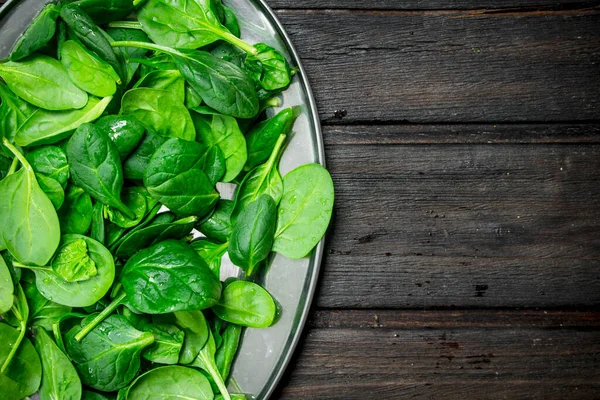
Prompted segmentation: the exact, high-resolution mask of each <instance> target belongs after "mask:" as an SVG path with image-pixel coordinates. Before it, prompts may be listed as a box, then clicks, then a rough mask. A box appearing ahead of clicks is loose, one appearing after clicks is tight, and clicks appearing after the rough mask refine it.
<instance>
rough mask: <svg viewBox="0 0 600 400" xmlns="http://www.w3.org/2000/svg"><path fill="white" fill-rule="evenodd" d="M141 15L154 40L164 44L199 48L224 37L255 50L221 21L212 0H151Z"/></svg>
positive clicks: (141, 9)
mask: <svg viewBox="0 0 600 400" xmlns="http://www.w3.org/2000/svg"><path fill="white" fill-rule="evenodd" d="M137 17H138V20H139V21H140V23H141V24H142V28H143V29H144V31H145V32H146V33H147V34H148V36H150V38H151V39H152V41H153V42H154V43H158V44H161V45H164V46H169V47H175V48H182V49H197V48H199V47H203V46H206V45H207V44H210V43H213V42H215V41H217V40H219V39H222V40H225V41H227V42H229V43H232V44H234V45H236V46H238V47H240V48H242V49H243V50H244V51H247V52H250V53H252V52H254V51H255V50H254V49H253V47H252V46H250V45H248V44H247V43H246V42H244V41H243V40H240V39H238V38H237V37H236V36H235V35H233V34H232V33H231V32H229V31H228V30H227V28H225V27H224V26H223V25H222V24H221V21H220V20H219V16H218V14H217V9H216V8H215V7H214V2H212V1H206V0H176V1H168V0H148V1H147V2H146V3H145V4H144V5H143V6H142V7H141V8H140V9H139V11H138V15H137Z"/></svg>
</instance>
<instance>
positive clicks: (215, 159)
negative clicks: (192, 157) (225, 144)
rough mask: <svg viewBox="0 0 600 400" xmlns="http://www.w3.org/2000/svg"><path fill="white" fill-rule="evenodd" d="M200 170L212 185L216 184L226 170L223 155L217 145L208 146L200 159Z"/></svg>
mask: <svg viewBox="0 0 600 400" xmlns="http://www.w3.org/2000/svg"><path fill="white" fill-rule="evenodd" d="M202 170H203V171H204V173H205V174H206V177H207V178H208V180H209V181H210V183H212V184H213V185H216V184H217V183H218V182H219V181H220V180H221V178H223V177H224V176H225V173H226V172H227V165H226V163H225V156H224V155H223V152H222V151H221V149H220V148H219V147H218V146H213V147H209V148H208V149H207V150H206V153H205V154H204V157H203V159H202Z"/></svg>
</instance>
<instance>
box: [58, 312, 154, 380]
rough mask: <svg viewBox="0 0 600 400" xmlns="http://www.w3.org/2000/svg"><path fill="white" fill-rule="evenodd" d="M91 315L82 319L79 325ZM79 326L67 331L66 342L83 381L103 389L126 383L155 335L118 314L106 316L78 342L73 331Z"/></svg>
mask: <svg viewBox="0 0 600 400" xmlns="http://www.w3.org/2000/svg"><path fill="white" fill-rule="evenodd" d="M94 317H95V316H94V315H90V316H89V317H88V318H86V319H84V320H83V321H82V323H81V327H84V326H85V325H87V323H89V322H90V321H91V320H92V319H93V318H94ZM81 327H77V326H76V327H74V328H72V329H71V330H70V331H69V332H68V333H67V335H66V337H65V345H66V348H67V353H68V354H69V356H70V357H71V360H72V361H73V364H74V365H75V368H76V369H77V372H79V376H80V377H81V380H82V381H83V383H85V384H86V385H88V386H90V387H92V388H94V389H97V390H101V391H103V392H112V391H115V390H119V389H121V388H123V387H125V386H127V385H128V384H129V383H130V382H131V381H132V380H133V378H134V377H135V375H136V374H137V373H138V371H139V369H140V354H141V352H142V351H143V350H144V349H145V348H146V347H148V346H150V345H151V344H152V343H154V336H153V335H152V334H151V333H147V332H140V331H138V330H136V329H134V328H133V326H131V324H130V323H129V321H127V319H126V318H125V317H123V316H120V315H111V316H109V317H108V318H106V319H105V320H104V321H102V322H101V323H100V324H99V325H98V326H96V327H95V328H94V329H92V331H91V332H90V333H89V334H88V335H87V336H86V337H85V338H83V339H82V340H81V342H78V341H77V340H75V335H76V334H77V333H78V332H79V331H80V330H81Z"/></svg>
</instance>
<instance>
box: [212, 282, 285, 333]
mask: <svg viewBox="0 0 600 400" xmlns="http://www.w3.org/2000/svg"><path fill="white" fill-rule="evenodd" d="M212 311H213V312H214V313H215V314H216V315H217V316H218V317H219V318H221V319H222V320H224V321H227V322H231V323H233V324H238V325H241V326H248V327H251V328H268V327H269V326H271V325H272V324H273V321H274V320H275V316H276V315H277V307H276V306H275V302H274V301H273V298H272V297H271V295H270V294H269V292H267V291H266V290H265V289H263V288H262V287H261V286H259V285H257V284H256V283H253V282H249V281H234V282H231V283H229V284H228V285H226V286H225V289H223V295H222V296H221V300H219V303H218V304H217V305H216V306H214V307H213V308H212Z"/></svg>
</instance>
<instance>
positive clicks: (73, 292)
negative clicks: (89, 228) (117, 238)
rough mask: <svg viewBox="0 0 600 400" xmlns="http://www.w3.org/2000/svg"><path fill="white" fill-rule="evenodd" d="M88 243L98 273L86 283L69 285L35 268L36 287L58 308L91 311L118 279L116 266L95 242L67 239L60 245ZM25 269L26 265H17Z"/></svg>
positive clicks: (54, 275)
mask: <svg viewBox="0 0 600 400" xmlns="http://www.w3.org/2000/svg"><path fill="white" fill-rule="evenodd" d="M79 239H83V240H85V242H86V244H87V247H88V254H89V256H90V257H91V259H92V261H94V263H95V264H96V268H97V273H96V275H95V276H93V277H91V278H90V279H88V280H85V281H79V282H67V281H66V280H65V279H63V278H62V277H61V276H59V275H58V274H56V273H55V272H54V270H53V269H52V268H35V269H33V272H35V276H36V285H37V288H38V290H39V291H40V293H41V294H42V295H43V296H44V297H45V298H47V299H48V300H52V301H54V302H56V303H58V304H62V305H65V306H69V307H89V306H91V305H93V304H95V303H96V302H97V301H98V300H100V299H101V298H103V297H104V295H105V294H106V293H108V291H109V290H110V287H111V285H112V284H113V281H114V279H115V263H114V259H113V257H112V255H111V254H110V252H109V251H108V250H107V249H106V247H104V246H103V245H102V244H100V243H98V242H97V241H95V240H94V239H91V238H89V237H86V236H81V235H64V236H63V237H62V238H61V245H63V246H64V245H68V244H69V243H71V242H74V241H76V240H79ZM18 266H19V267H25V268H27V266H25V265H18Z"/></svg>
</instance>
